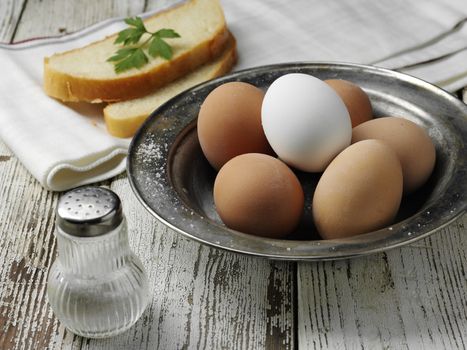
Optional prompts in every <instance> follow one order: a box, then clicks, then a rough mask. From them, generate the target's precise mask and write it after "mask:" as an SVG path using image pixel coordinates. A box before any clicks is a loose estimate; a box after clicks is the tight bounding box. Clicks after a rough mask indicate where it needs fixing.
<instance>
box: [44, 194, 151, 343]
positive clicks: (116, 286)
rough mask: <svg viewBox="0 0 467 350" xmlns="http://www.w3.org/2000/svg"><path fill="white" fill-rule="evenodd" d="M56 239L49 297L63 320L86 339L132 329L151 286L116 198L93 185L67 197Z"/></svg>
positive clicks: (62, 200) (60, 211)
mask: <svg viewBox="0 0 467 350" xmlns="http://www.w3.org/2000/svg"><path fill="white" fill-rule="evenodd" d="M55 235H56V237H57V246H58V257H57V259H56V260H55V262H54V264H53V265H52V267H51V270H50V273H49V277H48V286H47V293H48V299H49V303H50V306H51V307H52V309H53V310H54V312H55V314H56V316H57V318H58V319H59V320H60V322H61V323H62V324H63V325H64V326H65V327H66V328H67V329H68V330H70V331H71V332H73V333H75V334H77V335H80V336H83V337H88V338H103V337H110V336H113V335H116V334H119V333H121V332H123V331H125V330H127V329H128V328H130V327H131V326H132V325H133V324H134V323H135V322H136V321H137V320H138V319H139V317H140V316H141V314H142V313H143V311H144V310H145V308H146V306H147V304H148V302H149V288H148V281H147V276H146V272H145V270H144V267H143V265H142V263H141V261H140V260H139V259H138V257H136V255H135V254H134V253H133V252H132V251H131V250H130V246H129V244H128V233H127V224H126V220H125V217H124V216H123V214H122V206H121V202H120V199H119V198H118V196H117V195H116V194H115V193H114V192H112V191H111V190H108V189H106V188H101V187H92V186H87V187H80V188H76V189H74V190H71V191H69V192H67V193H65V194H64V195H63V196H62V197H61V198H60V200H59V203H58V208H57V218H56V229H55Z"/></svg>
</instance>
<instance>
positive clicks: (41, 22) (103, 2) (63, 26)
mask: <svg viewBox="0 0 467 350" xmlns="http://www.w3.org/2000/svg"><path fill="white" fill-rule="evenodd" d="M2 1H3V0H2ZM8 1H13V0H8ZM175 1H176V0H155V1H147V0H146V1H144V0H123V1H115V0H80V1H73V0H28V3H27V6H26V7H25V10H24V13H23V15H22V18H21V24H20V26H19V27H18V30H17V32H16V35H15V38H14V40H15V41H17V40H22V39H24V38H29V37H35V36H47V35H59V34H63V33H71V32H74V31H76V30H79V29H82V28H84V27H86V26H89V25H91V24H94V23H97V22H99V21H102V20H105V19H108V18H111V17H120V16H134V15H136V14H139V13H141V12H144V11H149V10H158V9H162V8H165V7H167V6H169V5H170V4H172V3H174V2H175Z"/></svg>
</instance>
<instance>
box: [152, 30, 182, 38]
mask: <svg viewBox="0 0 467 350" xmlns="http://www.w3.org/2000/svg"><path fill="white" fill-rule="evenodd" d="M155 35H156V36H158V37H159V38H180V34H178V33H177V32H176V31H175V30H173V29H166V28H164V29H160V30H158V31H157V32H156V33H155Z"/></svg>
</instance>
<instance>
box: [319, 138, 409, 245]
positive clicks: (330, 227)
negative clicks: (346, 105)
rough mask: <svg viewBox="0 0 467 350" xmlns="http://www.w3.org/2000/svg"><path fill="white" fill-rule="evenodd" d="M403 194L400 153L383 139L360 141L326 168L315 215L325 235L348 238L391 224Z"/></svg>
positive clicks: (325, 236)
mask: <svg viewBox="0 0 467 350" xmlns="http://www.w3.org/2000/svg"><path fill="white" fill-rule="evenodd" d="M401 197H402V169H401V165H400V163H399V159H398V158H397V155H396V153H395V152H394V151H393V150H392V149H391V148H390V147H389V146H387V145H386V144H385V143H384V142H382V141H379V140H365V141H361V142H357V143H355V144H353V145H351V146H349V147H347V148H346V149H345V150H344V151H342V152H341V153H340V154H339V155H338V156H337V157H336V158H334V160H333V161H332V162H331V164H329V166H328V167H327V168H326V170H325V171H324V173H323V175H322V176H321V178H320V180H319V182H318V185H317V186H316V190H315V193H314V196H313V205H312V212H313V219H314V222H315V225H316V228H317V229H318V232H319V233H320V235H321V237H323V238H324V239H334V238H344V237H349V236H354V235H358V234H362V233H366V232H371V231H374V230H377V229H380V228H382V227H384V226H386V225H389V224H390V223H391V222H392V220H393V219H394V217H395V215H396V214H397V211H398V209H399V205H400V202H401Z"/></svg>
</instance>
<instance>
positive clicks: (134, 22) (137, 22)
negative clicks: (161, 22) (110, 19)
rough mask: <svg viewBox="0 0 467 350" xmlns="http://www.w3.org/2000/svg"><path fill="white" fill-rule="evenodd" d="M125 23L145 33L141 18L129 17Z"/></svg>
mask: <svg viewBox="0 0 467 350" xmlns="http://www.w3.org/2000/svg"><path fill="white" fill-rule="evenodd" d="M125 23H126V24H128V25H129V26H132V27H136V28H137V29H140V30H142V31H144V32H147V30H146V27H145V26H144V22H143V20H142V19H141V17H133V18H131V17H129V18H126V19H125Z"/></svg>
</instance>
